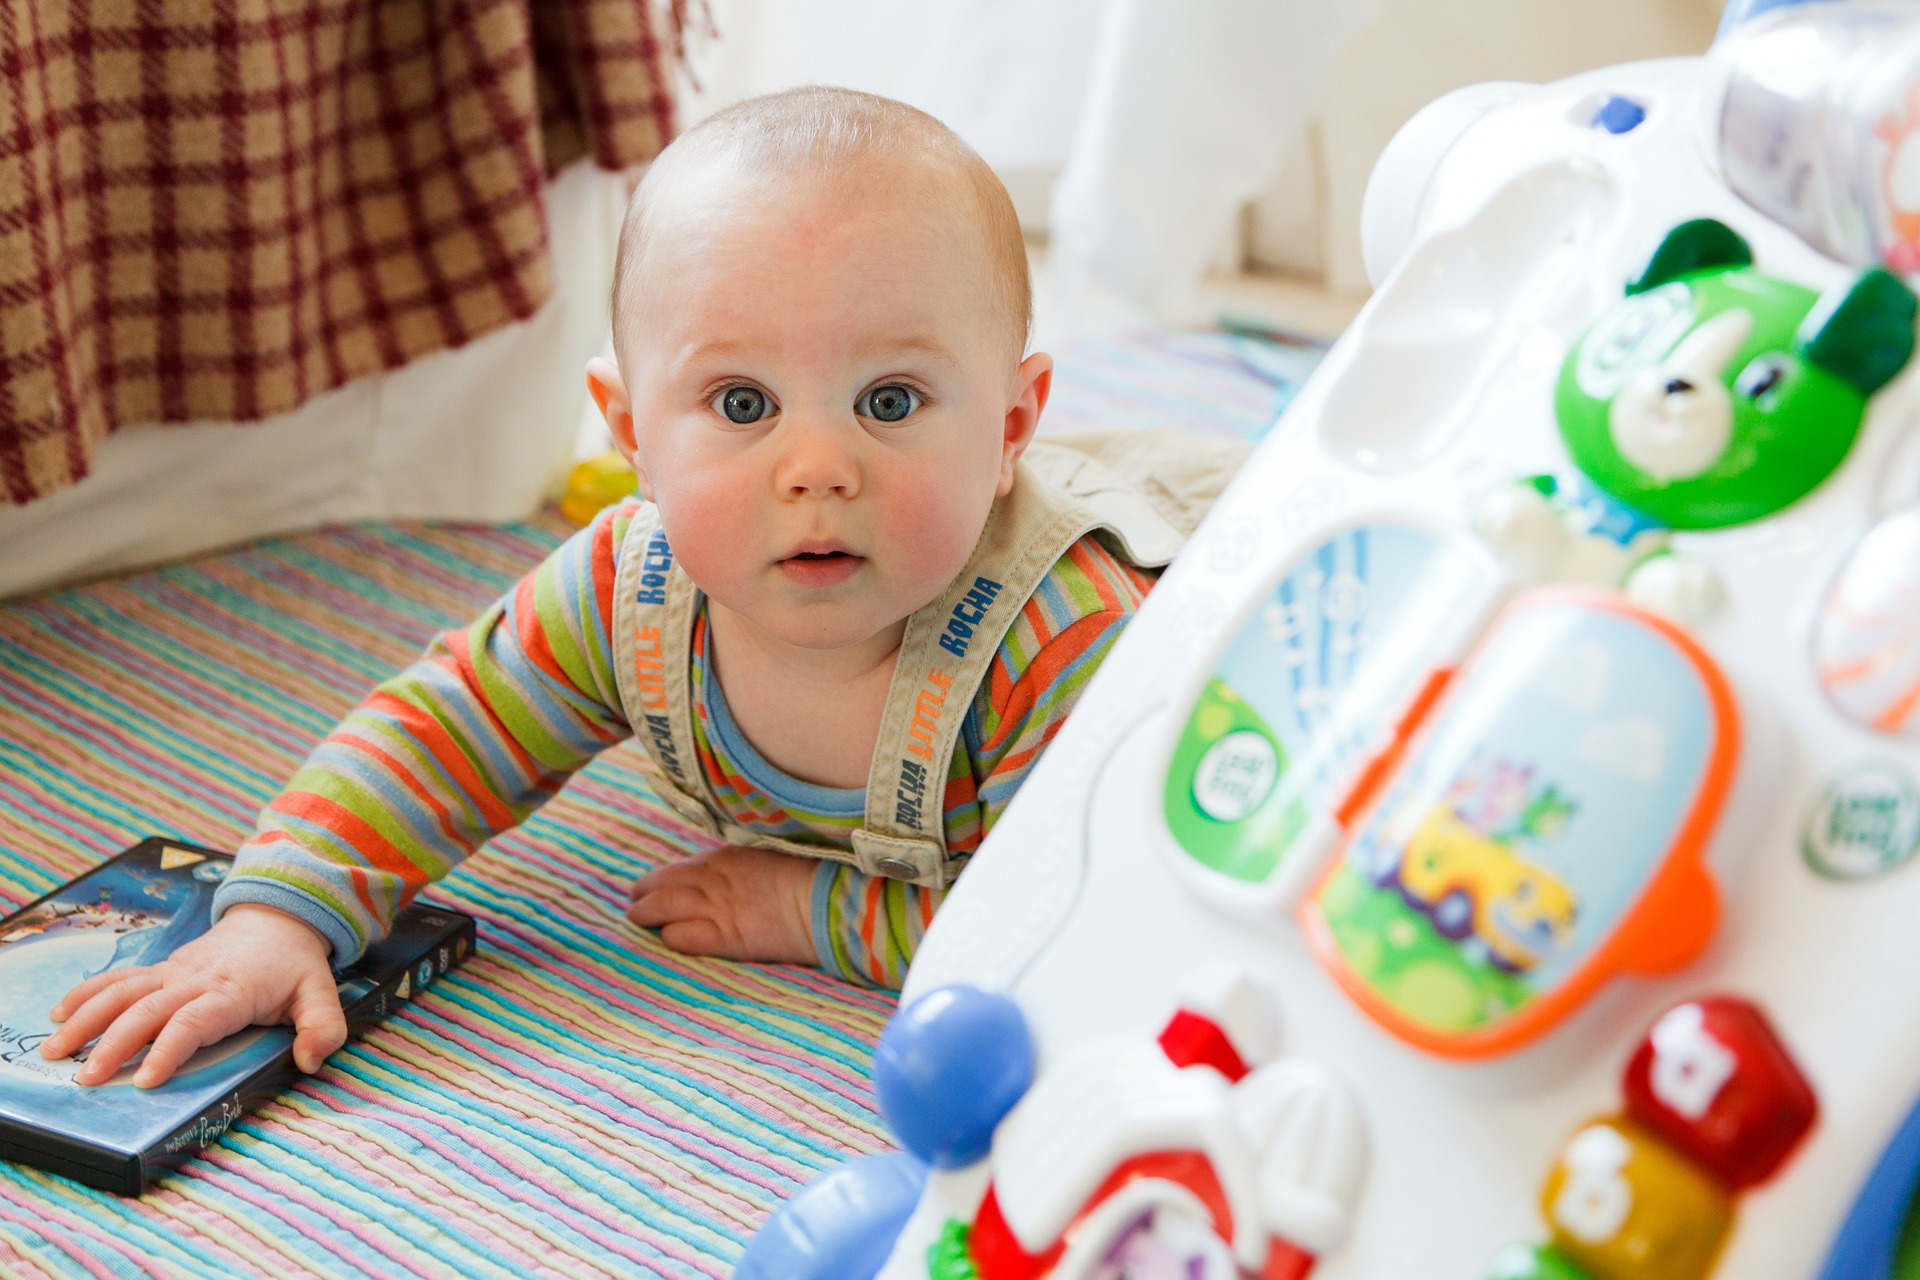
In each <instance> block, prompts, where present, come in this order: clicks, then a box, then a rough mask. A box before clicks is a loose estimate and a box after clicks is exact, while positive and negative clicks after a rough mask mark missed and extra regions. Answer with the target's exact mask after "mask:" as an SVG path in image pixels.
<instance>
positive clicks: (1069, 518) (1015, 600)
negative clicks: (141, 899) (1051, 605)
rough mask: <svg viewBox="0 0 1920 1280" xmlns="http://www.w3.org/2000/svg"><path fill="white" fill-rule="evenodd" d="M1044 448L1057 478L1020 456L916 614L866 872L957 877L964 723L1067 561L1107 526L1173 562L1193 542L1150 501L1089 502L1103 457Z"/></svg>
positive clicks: (872, 777) (894, 704) (859, 844)
mask: <svg viewBox="0 0 1920 1280" xmlns="http://www.w3.org/2000/svg"><path fill="white" fill-rule="evenodd" d="M1038 447H1039V446H1036V448H1038ZM1041 452H1042V459H1041V462H1042V465H1045V466H1047V467H1048V469H1049V470H1052V471H1055V472H1056V473H1057V475H1058V478H1054V477H1049V478H1048V479H1044V480H1043V479H1042V478H1041V476H1040V474H1039V473H1038V472H1037V471H1036V470H1035V468H1034V466H1033V465H1031V464H1030V463H1028V462H1025V461H1023V462H1022V463H1021V464H1020V467H1019V470H1018V472H1017V476H1016V480H1015V483H1014V486H1013V489H1012V491H1011V492H1010V493H1009V494H1008V495H1007V496H1006V497H1004V498H1002V499H1000V500H999V501H998V502H996V503H995V504H994V508H993V512H992V514H991V515H990V516H989V517H988V520H987V527H986V528H985V530H983V531H982V533H981V535H980V541H979V542H978V543H977V544H976V545H975V546H974V550H973V555H972V556H971V557H970V558H969V559H968V561H967V565H966V568H964V569H962V570H961V572H960V576H959V577H957V578H956V579H954V582H953V585H952V586H950V587H948V588H947V590H946V592H945V593H943V594H942V595H941V596H940V597H939V598H938V599H936V600H934V601H933V603H931V604H929V605H927V606H926V607H925V608H923V609H920V610H919V611H918V612H916V613H914V615H913V616H912V617H910V618H909V619H907V629H906V634H905V635H904V636H903V637H902V639H901V642H900V655H899V657H898V659H897V660H896V662H895V665H894V669H893V683H892V684H891V686H889V688H888V692H887V705H886V711H885V712H884V714H883V716H882V719H881V722H880V736H879V739H878V741H877V742H876V743H875V746H874V753H873V768H872V771H871V773H870V774H869V775H868V778H867V812H866V820H865V826H864V828H863V829H861V830H858V831H855V832H854V833H853V849H854V855H855V856H854V861H855V862H856V863H857V864H858V865H859V866H860V867H861V869H862V870H865V871H868V872H869V873H872V874H879V875H884V876H888V877H890V878H893V879H897V880H909V881H912V882H914V883H916V884H924V885H929V886H932V887H934V888H939V887H942V886H944V885H946V884H947V883H948V882H949V881H950V880H951V879H952V878H953V876H954V875H955V874H956V873H957V872H958V870H959V868H960V864H961V862H962V861H963V859H960V858H955V857H953V856H951V855H950V853H949V851H948V850H947V847H946V791H947V771H948V768H949V767H950V765H951V763H952V760H953V753H954V749H955V746H956V745H957V743H958V742H959V738H960V729H961V725H962V723H963V722H964V721H965V719H966V715H967V711H968V709H969V708H970V707H971V705H972V703H973V699H974V695H975V693H976V692H977V691H978V690H979V688H980V686H981V684H982V682H983V681H984V680H985V679H986V677H987V674H988V672H989V670H990V669H991V667H992V665H993V661H994V658H995V656H996V655H997V654H998V652H999V649H1000V642H1001V640H1002V639H1003V638H1004V637H1005V636H1006V633H1007V631H1008V630H1009V629H1010V628H1011V627H1012V626H1013V623H1014V620H1015V619H1017V618H1018V617H1019V615H1020V611H1021V609H1022V608H1024V607H1025V606H1026V603H1027V600H1028V598H1029V597H1031V596H1032V595H1033V593H1034V591H1035V590H1037V589H1038V588H1039V586H1040V584H1041V583H1042V582H1044V581H1045V580H1046V578H1047V575H1048V574H1050V573H1051V572H1052V571H1053V566H1054V565H1055V563H1057V562H1058V561H1059V559H1060V557H1062V556H1064V555H1065V554H1066V553H1067V551H1068V550H1069V549H1070V548H1071V547H1072V546H1073V544H1074V543H1076V542H1078V541H1079V540H1080V539H1081V538H1082V537H1083V536H1085V535H1086V534H1087V533H1089V532H1091V531H1093V530H1094V529H1100V528H1106V529H1109V530H1113V531H1114V532H1115V533H1116V536H1119V537H1120V538H1121V539H1122V541H1123V543H1127V544H1128V545H1130V546H1139V545H1140V544H1145V545H1146V546H1150V547H1152V549H1153V551H1152V552H1149V554H1150V555H1151V554H1153V552H1161V553H1164V556H1165V557H1166V558H1167V559H1170V558H1171V557H1172V555H1173V553H1174V552H1175V551H1177V550H1178V549H1179V546H1180V543H1181V542H1182V541H1183V540H1184V535H1183V534H1182V533H1181V532H1179V531H1177V530H1175V529H1174V528H1173V527H1172V526H1171V525H1170V524H1169V523H1168V522H1167V521H1166V520H1165V519H1164V518H1162V517H1161V516H1160V515H1159V514H1158V513H1156V512H1155V511H1153V509H1152V508H1151V507H1150V506H1149V505H1148V504H1146V503H1137V504H1135V505H1132V506H1128V507H1126V509H1125V511H1124V513H1122V512H1121V511H1120V510H1119V508H1121V507H1123V506H1126V504H1125V503H1124V502H1118V503H1115V504H1113V505H1112V506H1111V507H1110V509H1109V510H1108V511H1106V512H1103V511H1101V510H1100V509H1098V508H1097V507H1096V506H1095V505H1093V504H1091V503H1088V502H1085V501H1082V500H1081V498H1080V495H1079V494H1078V493H1077V492H1076V490H1077V489H1088V490H1090V491H1092V492H1095V493H1098V494H1099V495H1100V496H1102V497H1104V496H1106V495H1107V494H1109V493H1116V491H1115V490H1114V489H1113V488H1112V487H1111V486H1109V484H1108V478H1107V476H1106V473H1105V470H1104V469H1103V468H1101V467H1100V466H1099V464H1098V463H1096V462H1092V461H1090V460H1089V459H1087V458H1086V457H1085V456H1084V455H1075V456H1074V457H1072V458H1069V459H1053V458H1050V457H1048V456H1047V455H1048V453H1049V452H1050V451H1048V450H1044V449H1043V450H1042V451H1041ZM1076 480H1077V481H1079V483H1078V484H1076V483H1074V482H1075V481H1076ZM1103 505H1105V504H1103ZM1116 515H1117V516H1118V517H1119V518H1118V520H1116V519H1114V516H1116ZM1127 535H1131V537H1130V538H1129V537H1127ZM1143 549H1144V548H1143ZM1161 563H1165V560H1164V559H1163V560H1161Z"/></svg>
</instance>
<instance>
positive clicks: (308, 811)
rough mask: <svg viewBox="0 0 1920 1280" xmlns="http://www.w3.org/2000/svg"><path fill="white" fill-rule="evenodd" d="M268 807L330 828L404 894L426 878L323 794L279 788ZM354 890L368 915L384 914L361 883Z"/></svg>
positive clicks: (417, 888)
mask: <svg viewBox="0 0 1920 1280" xmlns="http://www.w3.org/2000/svg"><path fill="white" fill-rule="evenodd" d="M271 811H272V812H274V813H281V814H287V815H289V816H291V817H295V818H300V819H302V820H303V821H306V822H311V823H313V824H314V825H315V826H317V827H324V828H326V829H327V830H328V831H331V832H332V833H333V834H334V835H335V836H336V837H338V838H339V839H340V840H341V842H342V843H344V844H346V845H347V846H348V847H349V848H351V849H352V850H353V851H354V853H356V854H358V855H359V856H360V857H362V858H364V859H366V860H367V862H368V863H370V864H371V865H372V867H373V869H374V870H376V871H382V872H385V873H386V874H387V875H390V876H393V877H395V878H396V879H398V880H399V881H400V882H401V883H402V884H403V885H405V886H406V889H405V894H404V896H405V897H408V898H410V897H412V896H413V895H414V894H415V893H418V892H419V891H420V887H421V886H422V885H424V884H426V882H427V880H428V878H429V877H428V876H427V873H426V872H425V871H423V870H421V868H420V867H418V866H416V865H415V864H414V862H413V860H412V859H410V858H408V857H407V855H406V854H404V853H402V852H400V850H398V849H396V848H395V847H394V846H393V844H392V843H391V842H389V841H388V840H387V838H386V837H385V836H383V835H381V834H380V832H379V831H378V830H377V829H375V828H374V827H373V826H372V825H371V824H369V823H368V822H367V821H366V819H364V818H362V817H361V816H360V815H359V814H357V813H355V812H354V811H353V810H351V809H348V808H345V807H343V806H341V805H339V804H336V803H335V802H334V801H332V800H329V799H327V798H326V797H325V796H320V795H315V794H314V793H313V792H311V791H287V792H283V793H282V794H281V796H280V798H279V799H277V800H275V801H274V802H273V805H272V808H271ZM349 869H350V868H349ZM355 893H356V894H357V895H358V896H359V898H360V903H361V905H362V906H364V907H365V908H366V909H367V914H368V915H370V916H372V917H373V918H374V919H376V920H380V919H383V918H384V916H383V915H382V913H381V912H380V911H378V910H376V909H375V908H374V905H373V900H372V898H371V897H370V896H369V895H368V894H367V892H366V890H365V888H364V886H362V885H359V884H356V885H355Z"/></svg>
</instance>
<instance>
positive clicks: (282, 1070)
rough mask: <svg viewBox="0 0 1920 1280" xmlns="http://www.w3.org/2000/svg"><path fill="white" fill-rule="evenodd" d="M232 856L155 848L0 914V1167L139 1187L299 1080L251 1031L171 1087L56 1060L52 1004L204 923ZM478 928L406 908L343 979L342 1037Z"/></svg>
mask: <svg viewBox="0 0 1920 1280" xmlns="http://www.w3.org/2000/svg"><path fill="white" fill-rule="evenodd" d="M232 865H233V860H232V857H231V856H230V855H228V854H225V853H222V852H220V851H218V850H213V849H206V848H201V847H199V846H197V845H191V844H186V843H183V842H180V841H173V840H163V839H157V838H156V839H148V840H144V841H142V842H141V843H140V844H138V845H136V846H134V847H133V848H132V849H129V850H127V851H126V852H125V853H123V854H121V855H119V856H118V857H116V858H114V859H112V860H111V861H108V862H106V863H104V864H102V865H101V866H99V867H97V868H95V869H94V870H93V871H91V872H88V873H87V874H86V875H84V876H81V877H80V878H78V879H76V880H74V881H72V882H70V883H69V884H66V885H64V886H62V887H61V888H59V889H56V890H55V891H54V892H52V893H50V894H48V895H47V896H46V897H44V898H41V899H40V900H39V901H37V902H34V903H31V904H29V905H28V906H26V907H23V908H21V909H20V910H19V911H16V912H15V913H13V914H12V915H10V916H7V917H6V918H5V919H0V1158H4V1159H9V1160H16V1161H19V1162H22V1163H25V1164H30V1165H34V1166H36V1167H38V1168H42V1169H46V1170H48V1171H49V1172H52V1173H58V1174H62V1175H64V1176H67V1177H71V1178H74V1179H76V1180H77V1181H80V1182H84V1183H87V1184H88V1185H91V1186H97V1187H103V1188H105V1189H108V1190H114V1191H123V1192H128V1193H136V1194H137V1193H138V1192H140V1191H142V1190H143V1189H145V1187H146V1185H147V1183H148V1182H149V1181H150V1180H151V1179H152V1178H153V1177H154V1176H155V1175H156V1174H157V1173H159V1172H162V1171H163V1170H165V1169H166V1168H167V1167H169V1166H171V1165H173V1164H177V1163H178V1162H179V1161H181V1160H183V1159H186V1158H188V1157H190V1156H191V1155H192V1154H193V1153H195V1152H197V1151H199V1150H201V1149H203V1148H204V1147H206V1146H207V1145H208V1144H209V1143H211V1142H213V1141H214V1140H216V1139H217V1138H218V1137H219V1136H220V1135H221V1134H222V1133H224V1132H225V1131H226V1130H227V1128H228V1127H229V1126H231V1125H232V1124H233V1122H234V1121H235V1120H237V1119H239V1117H240V1116H241V1115H242V1114H243V1113H244V1112H245V1111H246V1110H248V1109H249V1108H250V1107H252V1106H254V1105H256V1104H257V1103H259V1102H261V1101H263V1100H264V1099H265V1098H267V1097H269V1096H271V1095H272V1094H274V1093H276V1092H278V1091H279V1090H280V1089H281V1088H283V1087H284V1086H285V1085H287V1084H288V1083H290V1082H291V1080H292V1079H293V1078H294V1077H295V1076H296V1075H297V1074H298V1073H297V1070H296V1069H295V1067H294V1065H293V1033H292V1031H291V1029H289V1028H286V1027H254V1028H250V1029H248V1030H246V1031H243V1032H240V1033H239V1034H237V1035H234V1036H230V1037H229V1038H227V1039H226V1040H223V1041H221V1042H220V1043H218V1044H215V1045H210V1046H208V1047H207V1048H205V1049H202V1050H201V1051H200V1052H199V1053H197V1054H196V1055H194V1056H193V1057H192V1058H190V1059H189V1060H188V1061H187V1062H186V1063H184V1064H183V1065H182V1066H181V1068H180V1070H179V1071H178V1072H177V1073H176V1074H175V1075H174V1077H173V1078H172V1079H171V1080H169V1081H168V1082H167V1083H166V1084H164V1085H161V1086H159V1087H158V1088H154V1089H139V1088H136V1087H135V1086H134V1085H133V1083H132V1081H133V1073H134V1070H135V1068H136V1067H137V1066H138V1064H139V1059H138V1058H136V1059H134V1060H133V1061H132V1062H130V1063H128V1064H127V1065H126V1066H125V1067H123V1068H121V1070H120V1071H119V1072H117V1073H116V1074H115V1075H114V1077H113V1078H112V1079H111V1080H109V1081H107V1082H105V1083H103V1084H99V1085H94V1086H82V1085H79V1084H76V1083H74V1079H73V1077H74V1074H75V1073H76V1072H77V1071H78V1070H79V1068H80V1062H81V1061H82V1060H84V1051H83V1052H82V1055H81V1057H80V1058H78V1059H75V1058H68V1059H63V1060H60V1061H57V1062H49V1061H48V1060H46V1059H45V1058H43V1057H41V1056H40V1052H39V1049H40V1042H41V1041H43V1040H45V1039H46V1038H47V1036H48V1035H50V1034H52V1031H53V1025H54V1024H53V1022H52V1021H51V1019H50V1018H49V1017H48V1013H49V1011H50V1010H51V1009H52V1007H53V1005H54V1004H55V1003H56V1002H57V1001H58V1000H59V999H60V997H61V996H63V995H65V994H66V993H67V992H68V991H70V990H72V989H73V987H74V986H75V985H77V984H78V983H80V982H82V981H84V980H85V979H87V978H89V977H92V976H93V975H94V974H97V973H101V972H104V971H105V970H108V969H120V968H128V967H131V966H135V965H146V964H155V963H158V962H159V961H161V960H164V959H165V958H166V957H167V956H169V955H171V954H172V953H173V951H174V950H175V949H176V948H178V947H179V946H181V945H182V944H183V943H186V942H189V941H191V940H193V939H194V938H197V937H199V936H200V935H201V934H202V933H204V932H206V930H207V929H208V928H210V927H211V925H212V911H213V895H214V892H215V891H216V890H217V889H218V888H219V886H220V882H221V880H222V879H223V878H224V877H225V876H226V873H227V871H228V870H229V869H230V868H231V867H232ZM474 942H475V936H474V926H473V920H472V918H471V917H469V916H465V915H461V914H459V913H457V912H452V911H443V910H439V909H437V908H429V907H422V906H418V905H416V906H412V907H409V908H408V909H407V910H406V911H404V912H402V913H401V914H400V916H399V918H398V919H397V920H396V922H395V925H394V929H393V931H392V933H390V934H389V935H388V936H387V938H385V939H383V940H382V941H381V942H379V943H376V944H375V945H374V946H372V947H369V948H368V950H367V953H366V954H365V955H364V956H363V957H362V958H361V959H360V961H359V962H358V963H356V964H355V965H353V966H351V967H350V968H348V969H346V970H344V971H342V972H341V973H339V974H338V975H336V976H337V978H338V980H339V984H340V1003H341V1007H342V1010H343V1011H344V1012H345V1014H346V1017H347V1023H348V1026H349V1028H350V1029H352V1030H360V1029H363V1028H364V1027H365V1026H366V1025H367V1024H368V1023H370V1022H373V1021H377V1020H378V1019H379V1018H381V1017H384V1016H385V1015H386V1014H387V1013H388V1011H389V1010H390V1008H391V1007H392V1006H393V1005H394V1004H395V1003H397V1002H399V1001H404V1000H407V999H410V998H412V997H413V996H414V995H416V994H418V993H419V991H421V990H422V989H424V988H425V987H427V986H428V985H430V984H431V983H432V982H433V981H434V980H435V979H436V978H437V977H439V976H440V975H441V974H442V973H444V972H446V971H447V970H448V969H450V968H453V967H454V966H456V965H458V964H460V963H461V962H462V961H464V960H465V959H466V958H467V957H468V956H469V955H471V954H472V951H473V948H474Z"/></svg>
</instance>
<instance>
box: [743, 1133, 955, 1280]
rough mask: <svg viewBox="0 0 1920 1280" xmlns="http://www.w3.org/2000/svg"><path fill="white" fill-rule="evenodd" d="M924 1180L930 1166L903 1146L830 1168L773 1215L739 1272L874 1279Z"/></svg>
mask: <svg viewBox="0 0 1920 1280" xmlns="http://www.w3.org/2000/svg"><path fill="white" fill-rule="evenodd" d="M926 1182H927V1166H926V1165H924V1164H922V1163H921V1162H920V1161H918V1160H916V1159H914V1158H913V1157H912V1156H910V1155H907V1154H906V1153H905V1152H899V1151H896V1152H893V1153H892V1154H889V1155H883V1156H867V1157H865V1158H864V1159H860V1160H852V1161H849V1162H847V1163H846V1164H843V1165H841V1166H840V1167H839V1168H837V1169H832V1170H829V1171H828V1172H827V1173H825V1174H823V1175H822V1176H820V1177H819V1178H816V1179H815V1180H814V1181H813V1182H811V1183H809V1184H808V1185H807V1187H806V1189H805V1190H804V1191H802V1192H801V1193H800V1194H799V1195H797V1196H795V1197H794V1198H793V1199H791V1200H789V1201H787V1202H786V1203H785V1204H783V1205H781V1206H780V1207H779V1208H778V1209H776V1210H775V1211H774V1214H773V1216H772V1217H771V1218H768V1219H767V1222H766V1225H765V1226H763V1227H761V1228H760V1234H759V1235H757V1236H755V1237H754V1238H753V1240H752V1241H751V1242H750V1243H749V1244H748V1245H747V1251H746V1252H745V1253H743V1254H741V1255H740V1265H739V1266H738V1267H736V1268H735V1269H734V1273H733V1276H734V1280H873V1277H874V1276H876V1275H878V1274H879V1272H880V1268H881V1267H882V1266H884V1265H885V1264H886V1261H887V1255H888V1254H890V1253H892V1252H893V1242H894V1241H895V1240H897V1239H899V1237H900V1229H901V1228H902V1227H904V1226H906V1225H907V1219H908V1217H910V1216H911V1215H912V1213H913V1206H914V1205H915V1204H917V1203H919V1200H920V1191H921V1188H922V1187H924V1186H926Z"/></svg>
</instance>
